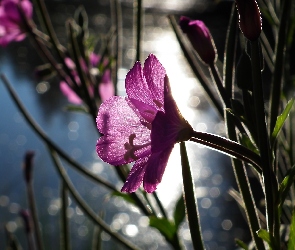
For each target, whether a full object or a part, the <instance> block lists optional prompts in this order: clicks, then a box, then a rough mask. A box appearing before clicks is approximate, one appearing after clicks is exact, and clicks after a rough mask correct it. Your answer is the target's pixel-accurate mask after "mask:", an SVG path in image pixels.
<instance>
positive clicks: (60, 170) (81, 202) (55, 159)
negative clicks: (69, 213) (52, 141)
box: [49, 146, 138, 249]
mask: <svg viewBox="0 0 295 250" xmlns="http://www.w3.org/2000/svg"><path fill="white" fill-rule="evenodd" d="M49 151H50V153H51V154H50V155H51V159H52V161H53V163H54V165H55V167H56V170H57V171H58V173H59V175H60V176H61V178H62V180H63V182H64V184H65V185H66V187H67V189H68V190H69V192H70V193H71V195H72V196H73V198H74V199H75V200H76V202H77V204H78V205H79V207H80V208H81V210H83V211H84V212H85V214H86V215H87V216H89V218H90V219H91V220H92V221H93V222H94V223H96V224H98V225H99V226H100V227H101V228H102V229H103V230H104V231H105V232H106V233H108V234H109V235H111V236H112V237H114V238H115V239H116V240H118V241H119V242H120V243H122V244H123V245H124V246H125V247H127V248H128V249H138V248H137V246H135V245H133V243H131V242H129V241H128V240H127V239H125V238H124V237H122V236H121V235H120V234H118V233H116V232H113V231H112V230H111V228H110V227H109V225H108V224H106V223H105V222H104V221H103V220H102V219H101V218H100V217H99V216H98V215H97V214H96V213H95V212H94V211H93V210H92V209H91V208H90V207H89V206H88V205H87V204H86V203H85V201H84V200H83V199H82V197H81V196H80V195H79V193H78V192H77V190H76V189H75V187H74V185H73V183H72V182H71V180H70V179H69V177H68V175H67V173H66V171H65V170H64V168H63V167H62V165H61V162H60V160H59V158H58V155H57V152H56V151H55V150H54V149H53V148H51V147H50V146H49Z"/></svg>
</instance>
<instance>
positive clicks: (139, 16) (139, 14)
mask: <svg viewBox="0 0 295 250" xmlns="http://www.w3.org/2000/svg"><path fill="white" fill-rule="evenodd" d="M134 7H136V14H135V19H136V25H134V27H136V41H135V42H136V58H135V61H140V54H141V37H142V23H143V8H142V0H134Z"/></svg>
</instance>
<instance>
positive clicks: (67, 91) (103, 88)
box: [60, 53, 115, 105]
mask: <svg viewBox="0 0 295 250" xmlns="http://www.w3.org/2000/svg"><path fill="white" fill-rule="evenodd" d="M89 62H90V66H89V67H87V65H86V63H85V62H84V61H83V62H81V66H82V69H83V70H84V71H85V72H86V71H89V73H90V74H92V75H93V76H95V75H96V74H97V71H96V70H95V69H97V65H98V63H99V62H100V56H99V55H96V54H94V53H91V54H90V56H89ZM65 63H66V65H67V67H68V68H69V69H70V70H71V73H72V76H73V77H74V79H75V81H76V83H77V85H78V86H80V85H81V81H80V78H79V76H78V73H77V71H76V65H75V63H74V62H73V61H72V59H70V58H69V57H67V58H66V59H65ZM105 64H107V63H105ZM60 90H61V92H62V93H63V94H64V95H65V96H66V97H67V98H68V101H69V102H71V103H73V104H77V105H79V104H82V102H83V101H82V99H81V98H80V97H79V96H78V94H77V93H76V92H75V91H74V90H73V86H70V85H69V84H68V83H66V82H65V81H61V82H60ZM88 91H89V94H90V96H91V97H93V96H94V91H95V90H94V86H88ZM98 92H99V95H100V98H101V100H102V101H105V100H107V99H108V98H110V97H111V96H113V95H114V94H115V89H114V85H113V82H112V79H111V71H110V69H106V70H105V71H104V72H103V74H102V76H101V78H100V82H99V84H98Z"/></svg>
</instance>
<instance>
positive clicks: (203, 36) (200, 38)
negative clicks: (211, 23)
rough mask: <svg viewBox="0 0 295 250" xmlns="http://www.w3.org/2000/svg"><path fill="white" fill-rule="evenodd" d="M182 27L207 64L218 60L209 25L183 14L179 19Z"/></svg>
mask: <svg viewBox="0 0 295 250" xmlns="http://www.w3.org/2000/svg"><path fill="white" fill-rule="evenodd" d="M179 25H180V28H181V29H182V31H183V33H186V34H187V37H188V39H189V41H190V42H191V44H192V46H193V48H194V49H195V51H196V52H197V53H198V55H199V58H200V59H201V60H202V61H203V62H204V63H205V64H212V63H214V62H215V60H216V55H217V53H216V48H215V44H214V41H213V39H212V37H211V34H210V31H209V30H208V28H207V26H206V25H205V24H204V23H203V22H202V21H200V20H191V19H189V18H188V17H185V16H182V17H181V18H180V20H179Z"/></svg>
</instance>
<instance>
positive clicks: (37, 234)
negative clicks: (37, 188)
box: [26, 181, 44, 250]
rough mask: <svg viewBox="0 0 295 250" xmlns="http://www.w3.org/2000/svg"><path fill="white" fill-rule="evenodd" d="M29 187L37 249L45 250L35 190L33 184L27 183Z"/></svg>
mask: <svg viewBox="0 0 295 250" xmlns="http://www.w3.org/2000/svg"><path fill="white" fill-rule="evenodd" d="M26 186H27V195H28V203H29V207H30V211H31V215H32V220H33V224H34V233H35V240H36V245H37V249H40V250H44V246H43V243H42V234H41V230H40V226H39V219H38V213H37V207H36V202H35V196H34V190H33V184H32V182H31V181H30V182H28V183H26Z"/></svg>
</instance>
